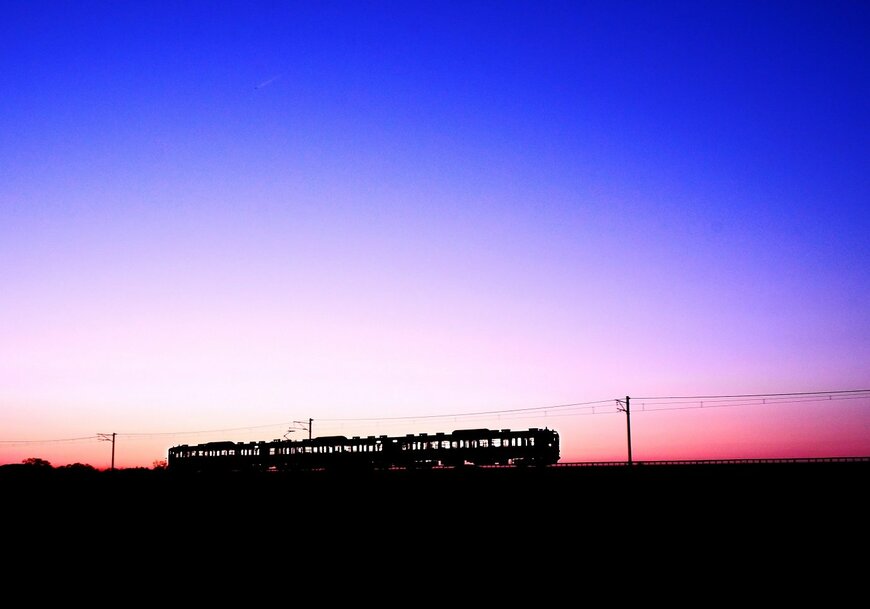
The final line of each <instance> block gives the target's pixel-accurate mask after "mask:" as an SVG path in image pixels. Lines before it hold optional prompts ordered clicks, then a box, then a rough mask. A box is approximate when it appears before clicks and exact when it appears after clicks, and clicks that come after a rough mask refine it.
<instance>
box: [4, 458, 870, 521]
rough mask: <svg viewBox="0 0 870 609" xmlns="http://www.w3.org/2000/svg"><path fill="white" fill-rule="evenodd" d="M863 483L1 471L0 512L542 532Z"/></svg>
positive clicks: (820, 468) (760, 512)
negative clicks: (490, 526)
mask: <svg viewBox="0 0 870 609" xmlns="http://www.w3.org/2000/svg"><path fill="white" fill-rule="evenodd" d="M868 474H870V461H861V460H856V461H845V462H799V463H759V464H715V465H711V464H693V465H647V464H635V465H634V466H632V467H629V466H626V465H616V466H602V467H548V468H521V469H508V468H474V467H467V468H457V469H446V468H445V469H434V470H425V471H405V470H390V471H373V472H353V473H341V472H328V471H318V472H305V473H258V474H241V473H233V474H222V475H218V474H178V473H173V472H171V471H166V470H148V469H132V470H116V471H105V472H98V471H65V470H63V469H48V470H42V471H35V470H32V469H31V470H28V469H27V468H0V490H2V491H3V497H4V504H5V509H7V510H15V509H16V508H17V509H19V510H20V511H24V512H27V513H35V514H45V515H55V516H65V515H68V514H75V513H79V514H81V515H83V516H88V515H90V514H94V513H97V514H101V517H103V518H107V519H108V518H117V517H119V516H121V515H125V514H126V515H128V516H130V517H131V518H133V517H140V518H141V517H145V518H149V519H160V520H163V519H166V520H169V521H176V522H183V521H184V520H187V519H192V518H200V517H202V516H210V517H214V518H222V519H224V520H222V521H221V524H222V525H225V526H229V525H232V524H233V518H234V517H235V515H238V516H242V515H246V516H250V515H255V516H256V517H257V519H258V520H259V521H262V522H269V521H277V520H278V519H287V518H304V519H306V520H307V521H308V522H316V521H332V524H335V521H339V520H340V521H345V520H352V519H353V518H363V517H365V518H374V519H380V520H388V519H390V518H393V517H396V518H401V519H403V520H404V521H406V522H407V523H408V524H409V525H411V526H419V527H423V526H427V525H428V524H430V523H432V522H437V521H445V522H447V521H452V522H462V521H465V520H467V519H469V518H472V517H481V518H486V519H487V520H490V521H492V520H505V521H510V522H513V523H514V524H515V525H517V526H521V525H523V524H528V520H529V519H538V520H537V521H536V522H537V524H543V523H544V520H545V519H549V517H550V516H551V515H553V514H559V515H560V519H561V520H568V521H570V516H584V515H592V514H596V513H600V512H602V511H606V512H608V513H611V514H615V513H627V514H632V515H634V517H638V518H642V517H648V516H651V515H655V514H658V515H659V516H660V517H667V515H668V514H669V513H679V514H684V515H685V516H686V517H691V516H692V515H698V514H701V513H707V514H710V515H711V516H712V515H715V516H716V517H717V518H720V519H722V518H727V519H733V518H751V517H759V518H760V517H763V516H765V515H773V514H779V515H781V516H782V517H786V516H787V515H788V514H802V515H804V516H809V515H811V514H814V513H820V512H831V511H835V510H836V511H837V512H838V513H839V514H841V515H848V514H849V513H851V512H853V511H855V510H856V508H860V509H861V510H863V508H864V507H865V506H866V500H865V499H864V495H865V494H866V489H867V482H868V481H870V476H868ZM546 524H547V526H554V523H553V522H552V521H549V520H548V521H547V522H546Z"/></svg>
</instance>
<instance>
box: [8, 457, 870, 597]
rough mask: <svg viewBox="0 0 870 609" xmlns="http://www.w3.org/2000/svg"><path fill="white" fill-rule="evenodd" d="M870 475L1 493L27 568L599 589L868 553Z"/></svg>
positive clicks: (648, 471)
mask: <svg viewBox="0 0 870 609" xmlns="http://www.w3.org/2000/svg"><path fill="white" fill-rule="evenodd" d="M868 474H870V462H843V463H795V464H757V465H747V464H737V465H687V466H678V465H674V466H658V465H657V466H643V465H635V466H634V467H631V468H629V467H626V466H612V467H594V468H592V467H589V468H571V467H553V468H546V469H521V470H507V469H475V468H467V469H456V470H450V469H445V470H432V471H423V472H407V471H382V472H369V473H357V474H337V473H329V472H311V473H307V474H259V475H240V474H235V475H223V476H217V475H213V476H205V475H188V476H182V475H174V474H173V473H172V472H168V471H162V470H120V471H114V472H66V473H62V472H61V471H59V470H52V471H44V472H38V473H36V474H34V473H33V472H24V471H22V470H20V469H16V470H14V471H13V470H8V471H3V472H0V493H2V506H3V525H4V528H5V530H6V531H7V532H8V534H7V541H8V540H12V542H13V543H12V545H9V544H7V554H8V555H10V556H15V557H16V560H18V561H22V562H21V564H29V563H27V561H37V563H39V564H44V562H45V561H46V560H48V559H49V558H50V560H51V561H54V562H55V563H57V562H58V561H60V562H61V563H63V564H76V562H75V561H77V560H85V559H84V558H81V556H83V555H81V554H79V553H80V552H82V551H84V550H87V551H88V554H87V556H89V558H87V560H86V563H87V564H88V565H90V566H92V567H96V566H97V565H99V564H102V566H103V567H104V568H110V569H123V568H128V567H129V568H131V569H132V568H134V565H135V568H136V569H142V568H146V569H147V568H149V565H152V566H153V568H154V569H155V570H158V569H159V572H160V573H162V574H166V573H170V574H175V575H176V576H183V575H184V574H185V573H193V572H195V570H196V569H202V568H203V566H204V565H205V566H206V567H207V569H209V571H208V573H210V575H209V577H211V579H210V580H209V581H210V582H211V583H210V584H209V585H210V586H212V585H214V581H213V580H214V578H216V577H217V578H223V577H229V576H227V575H226V572H227V571H229V572H231V573H232V574H233V575H232V577H229V579H221V582H222V583H229V582H231V581H233V579H232V578H233V577H237V576H240V575H241V574H242V573H245V574H246V578H245V579H246V581H250V579H251V578H252V577H254V578H257V581H258V582H260V583H259V584H258V585H263V586H276V587H279V588H280V587H283V586H285V585H288V581H287V580H286V578H287V577H290V574H292V575H293V577H299V576H301V574H302V573H305V574H307V575H310V576H313V574H315V573H316V574H318V576H321V575H323V574H324V572H327V573H329V574H331V576H333V577H339V579H338V580H337V581H335V582H334V585H336V586H339V587H340V586H341V585H342V581H344V580H343V579H342V578H346V577H351V576H353V575H356V576H359V577H362V574H366V581H369V582H372V581H375V580H372V579H371V578H372V577H376V578H383V577H388V578H390V580H391V581H392V579H393V578H395V577H397V576H398V574H401V577H402V578H406V579H407V578H412V579H420V578H423V579H425V580H426V581H427V584H426V585H428V586H435V587H436V588H437V586H440V585H441V584H442V583H444V582H450V585H454V584H455V583H456V581H457V577H464V578H467V579H468V581H476V582H482V581H487V582H492V581H494V580H493V578H496V580H497V582H498V583H499V585H503V586H519V587H521V588H522V587H523V586H525V585H527V584H528V583H529V582H531V581H532V580H534V581H536V582H541V581H547V582H549V583H548V585H552V584H553V583H554V582H559V583H560V584H562V585H574V584H575V583H579V582H580V581H585V582H586V583H585V585H586V586H587V588H588V587H589V586H590V585H595V584H594V582H598V581H604V580H608V579H613V575H614V573H618V572H619V571H618V569H625V568H632V569H635V570H637V571H638V572H639V573H640V572H643V571H648V570H649V569H651V568H652V569H658V568H664V567H667V569H668V570H673V571H674V572H683V573H684V572H686V570H689V571H698V570H708V569H713V568H714V565H718V568H719V569H722V568H724V566H726V565H732V564H733V565H734V568H737V563H732V562H731V561H733V560H737V561H739V568H740V570H741V571H742V573H743V574H742V575H741V577H742V578H743V581H746V578H747V577H752V576H753V574H755V573H758V574H759V576H760V573H761V572H762V570H766V569H769V568H771V567H772V566H773V565H777V568H781V567H782V565H784V564H788V565H791V567H792V569H809V568H810V567H811V566H812V565H816V567H820V566H824V565H832V564H834V563H832V562H830V561H835V560H836V561H839V560H842V559H843V557H847V556H850V555H854V553H855V552H858V553H859V554H861V555H863V553H864V552H866V548H867V542H868V535H867V531H868V510H867V508H868V502H867V499H865V495H866V491H867V483H868V481H870V476H868ZM95 553H96V554H95ZM77 556H78V558H76V557H77ZM94 556H99V558H98V559H95V558H94ZM47 557H49V558H47ZM818 561H827V562H825V563H824V564H822V563H818ZM817 563H818V564H817ZM838 564H841V566H842V563H838ZM848 564H849V563H848V561H847V563H846V566H848ZM584 565H585V567H584ZM617 565H621V566H620V567H617ZM581 567H582V569H581ZM816 567H812V568H813V569H815V568H816ZM729 568H730V567H729ZM838 568H841V567H838ZM493 569H495V570H493ZM590 569H591V570H590ZM211 570H213V572H212V571H211ZM578 570H580V571H578ZM218 573H221V574H222V575H218ZM593 573H594V574H595V575H594V578H593V579H592V580H590V579H589V578H590V577H593V575H592V574H593ZM436 574H438V575H437V576H436ZM445 574H448V575H449V578H448V579H444V578H445V577H447V575H445ZM557 574H559V575H558V577H557ZM279 576H280V577H279ZM260 578H262V579H260ZM275 578H278V579H275ZM281 578H285V579H281ZM530 578H532V579H530ZM552 578H556V579H552ZM575 578H580V579H579V580H577V581H576V582H575ZM596 578H598V579H596ZM600 578H604V579H600ZM377 581H381V580H380V579H378V580H377ZM505 589H507V588H505Z"/></svg>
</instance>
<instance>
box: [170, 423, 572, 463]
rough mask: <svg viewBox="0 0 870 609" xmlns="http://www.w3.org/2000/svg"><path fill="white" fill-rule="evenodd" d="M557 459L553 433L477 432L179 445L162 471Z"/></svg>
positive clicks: (467, 430)
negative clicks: (167, 468)
mask: <svg viewBox="0 0 870 609" xmlns="http://www.w3.org/2000/svg"><path fill="white" fill-rule="evenodd" d="M559 456H560V454H559V434H558V432H556V431H555V430H552V429H547V428H543V429H542V428H535V427H533V428H529V429H524V430H511V429H485V428H483V429H459V430H455V431H453V432H449V433H435V434H427V433H420V434H407V435H404V436H386V435H381V436H366V437H360V436H353V437H351V438H348V437H346V436H324V437H320V438H309V439H305V440H272V441H261V442H229V441H224V442H208V443H205V444H195V445H187V444H184V445H180V446H173V447H172V448H170V449H169V454H168V459H167V466H168V467H169V469H170V470H173V471H199V472H226V471H312V470H320V469H324V470H353V469H391V468H402V469H420V468H432V467H460V466H465V465H503V466H509V465H513V466H546V465H552V464H554V463H557V462H558V461H559Z"/></svg>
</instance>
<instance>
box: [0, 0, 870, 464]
mask: <svg viewBox="0 0 870 609" xmlns="http://www.w3.org/2000/svg"><path fill="white" fill-rule="evenodd" d="M868 74H870V4H868V3H867V2H859V1H855V2H842V1H825V2H796V1H789V2H776V1H772V2H742V1H739V0H738V1H734V0H728V1H718V2H705V1H694V2H670V1H656V2H642V1H632V2H623V1H619V0H617V1H612V0H607V1H595V2H581V1H573V2H541V1H535V2H474V1H472V2H467V1H466V2H457V3H453V2H389V1H381V2H358V1H357V2H347V3H345V2H299V3H296V2H257V1H253V2H252V1H245V2H221V3H213V2H184V3H161V2H122V3H118V2H89V1H77V2H49V1H44V2H40V1H36V2H34V1H27V2H25V1H13V2H4V3H3V6H2V9H0V91H2V96H0V134H2V136H0V463H17V462H20V461H21V460H23V459H25V458H28V457H37V458H44V459H46V460H48V461H50V462H51V463H52V464H53V465H56V466H58V465H64V464H68V463H74V462H79V463H88V464H91V465H94V466H96V467H100V468H102V467H107V466H109V464H110V459H111V448H110V445H109V444H107V443H106V442H103V441H101V440H100V439H99V438H97V437H96V436H97V434H100V433H107V434H111V433H117V434H118V435H117V440H116V445H115V464H116V466H118V467H138V466H144V467H150V466H151V465H152V464H153V463H154V462H155V461H159V460H161V459H165V458H166V451H167V449H168V448H169V447H170V446H173V445H176V444H184V443H198V442H203V441H208V440H216V439H221V440H224V439H229V440H245V441H247V440H260V439H272V438H276V437H281V436H283V435H285V433H287V431H288V427H292V426H294V425H293V424H292V422H293V421H296V420H302V421H307V420H308V419H309V418H313V419H314V425H313V430H312V432H313V434H314V435H331V434H336V433H340V434H344V435H348V436H350V435H368V434H381V433H390V434H391V433H401V434H404V433H410V432H423V431H425V432H436V431H450V430H452V429H457V428H462V427H483V426H492V427H499V428H506V427H511V428H523V427H534V426H541V427H543V426H548V427H551V428H555V429H557V430H559V431H560V433H561V435H562V457H563V461H581V460H582V461H587V460H589V461H591V460H619V459H625V456H626V430H625V417H624V415H623V414H621V413H618V412H617V411H616V405H615V402H612V400H614V399H616V398H622V397H624V396H626V395H629V396H638V398H639V397H641V396H645V397H647V398H655V397H664V396H694V395H734V394H767V393H788V392H815V391H823V392H825V391H836V390H854V389H865V388H868V387H870V315H868V311H870V307H868V302H870V247H868V245H870V238H868V229H870V205H868V203H870V196H868V195H870V181H868V176H870V119H868V99H870V80H868ZM859 398H860V399H850V400H828V401H811V402H803V401H795V400H786V401H784V402H783V403H774V404H771V403H770V402H765V403H758V402H755V401H751V400H750V401H747V400H743V401H739V400H738V401H737V402H736V403H733V404H732V405H731V407H721V408H700V407H698V408H694V407H693V408H689V407H688V406H699V404H697V403H696V402H693V401H678V402H679V407H675V408H673V409H670V410H659V411H658V412H652V409H651V408H650V409H646V407H642V406H641V400H639V399H635V398H634V397H633V412H634V414H633V416H632V434H633V451H634V458H635V459H669V458H720V457H727V458H741V457H807V456H856V455H860V456H864V455H870V397H867V396H866V395H863V396H859ZM592 401H605V402H603V403H601V404H600V405H599V406H597V407H596V408H595V409H594V410H593V409H592V408H591V407H589V406H580V407H576V408H550V407H555V406H559V405H564V404H576V403H580V404H584V403H586V402H592ZM646 402H648V403H649V404H654V403H656V400H653V399H648V400H646ZM658 403H659V404H660V405H664V404H666V401H664V400H659V401H658ZM708 403H709V402H708ZM682 406H686V408H683V407H682ZM472 413H492V414H481V415H476V416H471V415H472ZM586 415H593V416H586ZM297 427H299V429H297V430H296V431H295V432H294V433H293V434H292V435H290V434H288V435H289V437H305V436H307V431H306V430H304V429H302V428H301V427H300V426H297Z"/></svg>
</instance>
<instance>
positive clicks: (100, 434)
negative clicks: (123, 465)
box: [97, 432, 116, 471]
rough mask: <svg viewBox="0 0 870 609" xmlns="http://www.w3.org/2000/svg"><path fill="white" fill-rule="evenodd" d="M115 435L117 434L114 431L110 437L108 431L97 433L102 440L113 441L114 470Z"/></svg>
mask: <svg viewBox="0 0 870 609" xmlns="http://www.w3.org/2000/svg"><path fill="white" fill-rule="evenodd" d="M115 435H116V434H115V433H114V432H113V433H112V437H111V438H110V437H109V434H107V433H98V434H97V437H99V438H100V440H103V441H104V442H111V443H112V471H115Z"/></svg>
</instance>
